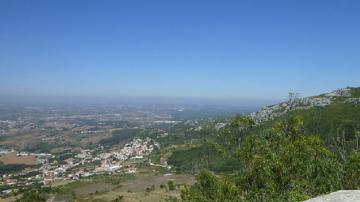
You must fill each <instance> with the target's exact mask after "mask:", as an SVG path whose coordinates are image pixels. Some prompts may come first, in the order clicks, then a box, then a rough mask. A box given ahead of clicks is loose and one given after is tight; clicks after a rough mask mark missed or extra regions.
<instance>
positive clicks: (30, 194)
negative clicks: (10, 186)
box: [16, 190, 46, 202]
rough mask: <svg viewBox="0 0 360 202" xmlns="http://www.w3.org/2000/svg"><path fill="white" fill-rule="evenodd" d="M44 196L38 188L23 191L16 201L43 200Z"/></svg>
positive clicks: (37, 201) (38, 201) (30, 201)
mask: <svg viewBox="0 0 360 202" xmlns="http://www.w3.org/2000/svg"><path fill="white" fill-rule="evenodd" d="M45 201H46V199H45V197H44V196H43V195H42V194H41V193H40V192H39V191H38V190H31V191H27V192H25V193H24V194H23V195H22V196H21V197H20V198H18V199H17V200H16V202H45Z"/></svg>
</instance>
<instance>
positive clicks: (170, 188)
mask: <svg viewBox="0 0 360 202" xmlns="http://www.w3.org/2000/svg"><path fill="white" fill-rule="evenodd" d="M168 187H169V191H174V190H175V189H176V187H175V184H174V181H172V180H170V181H168Z"/></svg>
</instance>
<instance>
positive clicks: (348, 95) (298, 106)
mask: <svg viewBox="0 0 360 202" xmlns="http://www.w3.org/2000/svg"><path fill="white" fill-rule="evenodd" d="M334 103H351V104H357V105H360V87H359V88H353V87H346V88H340V89H337V90H335V91H332V92H329V93H324V94H321V95H317V96H311V97H305V98H299V97H298V95H297V94H296V93H290V96H289V100H288V101H286V102H281V103H279V104H275V105H271V106H266V107H263V108H262V109H261V110H260V111H258V112H254V113H252V114H251V115H250V116H251V117H252V118H253V119H255V121H256V123H262V122H265V121H269V120H273V119H274V118H276V117H280V116H282V115H284V114H286V113H287V112H290V111H296V110H305V109H310V108H314V107H325V106H328V105H330V104H334Z"/></svg>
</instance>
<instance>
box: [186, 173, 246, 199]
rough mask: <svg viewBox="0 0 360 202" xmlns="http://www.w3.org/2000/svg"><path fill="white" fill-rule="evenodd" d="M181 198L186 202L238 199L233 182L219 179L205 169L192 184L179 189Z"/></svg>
mask: <svg viewBox="0 0 360 202" xmlns="http://www.w3.org/2000/svg"><path fill="white" fill-rule="evenodd" d="M181 199H182V200H183V201H186V202H223V201H234V202H237V201H240V197H239V195H238V193H237V189H236V187H235V186H234V184H231V183H229V182H227V181H223V180H220V179H219V178H218V177H216V176H215V175H214V174H212V173H210V172H209V171H206V170H202V171H201V172H200V173H199V175H198V176H197V177H196V182H195V184H194V185H192V186H188V187H186V188H185V189H183V190H182V191H181Z"/></svg>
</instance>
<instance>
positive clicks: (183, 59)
mask: <svg viewBox="0 0 360 202" xmlns="http://www.w3.org/2000/svg"><path fill="white" fill-rule="evenodd" d="M359 10H360V1H357V0H353V1H347V0H342V1H340V0H338V1H332V0H315V1H314V0H301V1H295V0H283V1H271V0H264V1H257V0H249V1H245V0H244V1H226V0H225V1H220V0H219V1H211V0H206V1H205V0H204V1H201V0H166V1H165V0H164V1H156V0H152V1H148V0H142V1H141V0H121V1H110V0H109V1H95V0H94V1H72V0H71V1H70V0H63V1H39V0H34V1H17V0H2V1H0V94H3V95H26V96H33V95H36V96H99V97H101V96H104V97H116V96H151V97H157V96H160V97H202V98H255V99H283V98H285V97H286V96H287V93H288V92H289V91H295V92H299V93H300V94H301V95H303V96H306V95H313V94H318V93H322V92H324V91H329V90H333V89H336V88H339V87H345V86H360V37H359V36H360V24H359V23H360V12H359Z"/></svg>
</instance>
